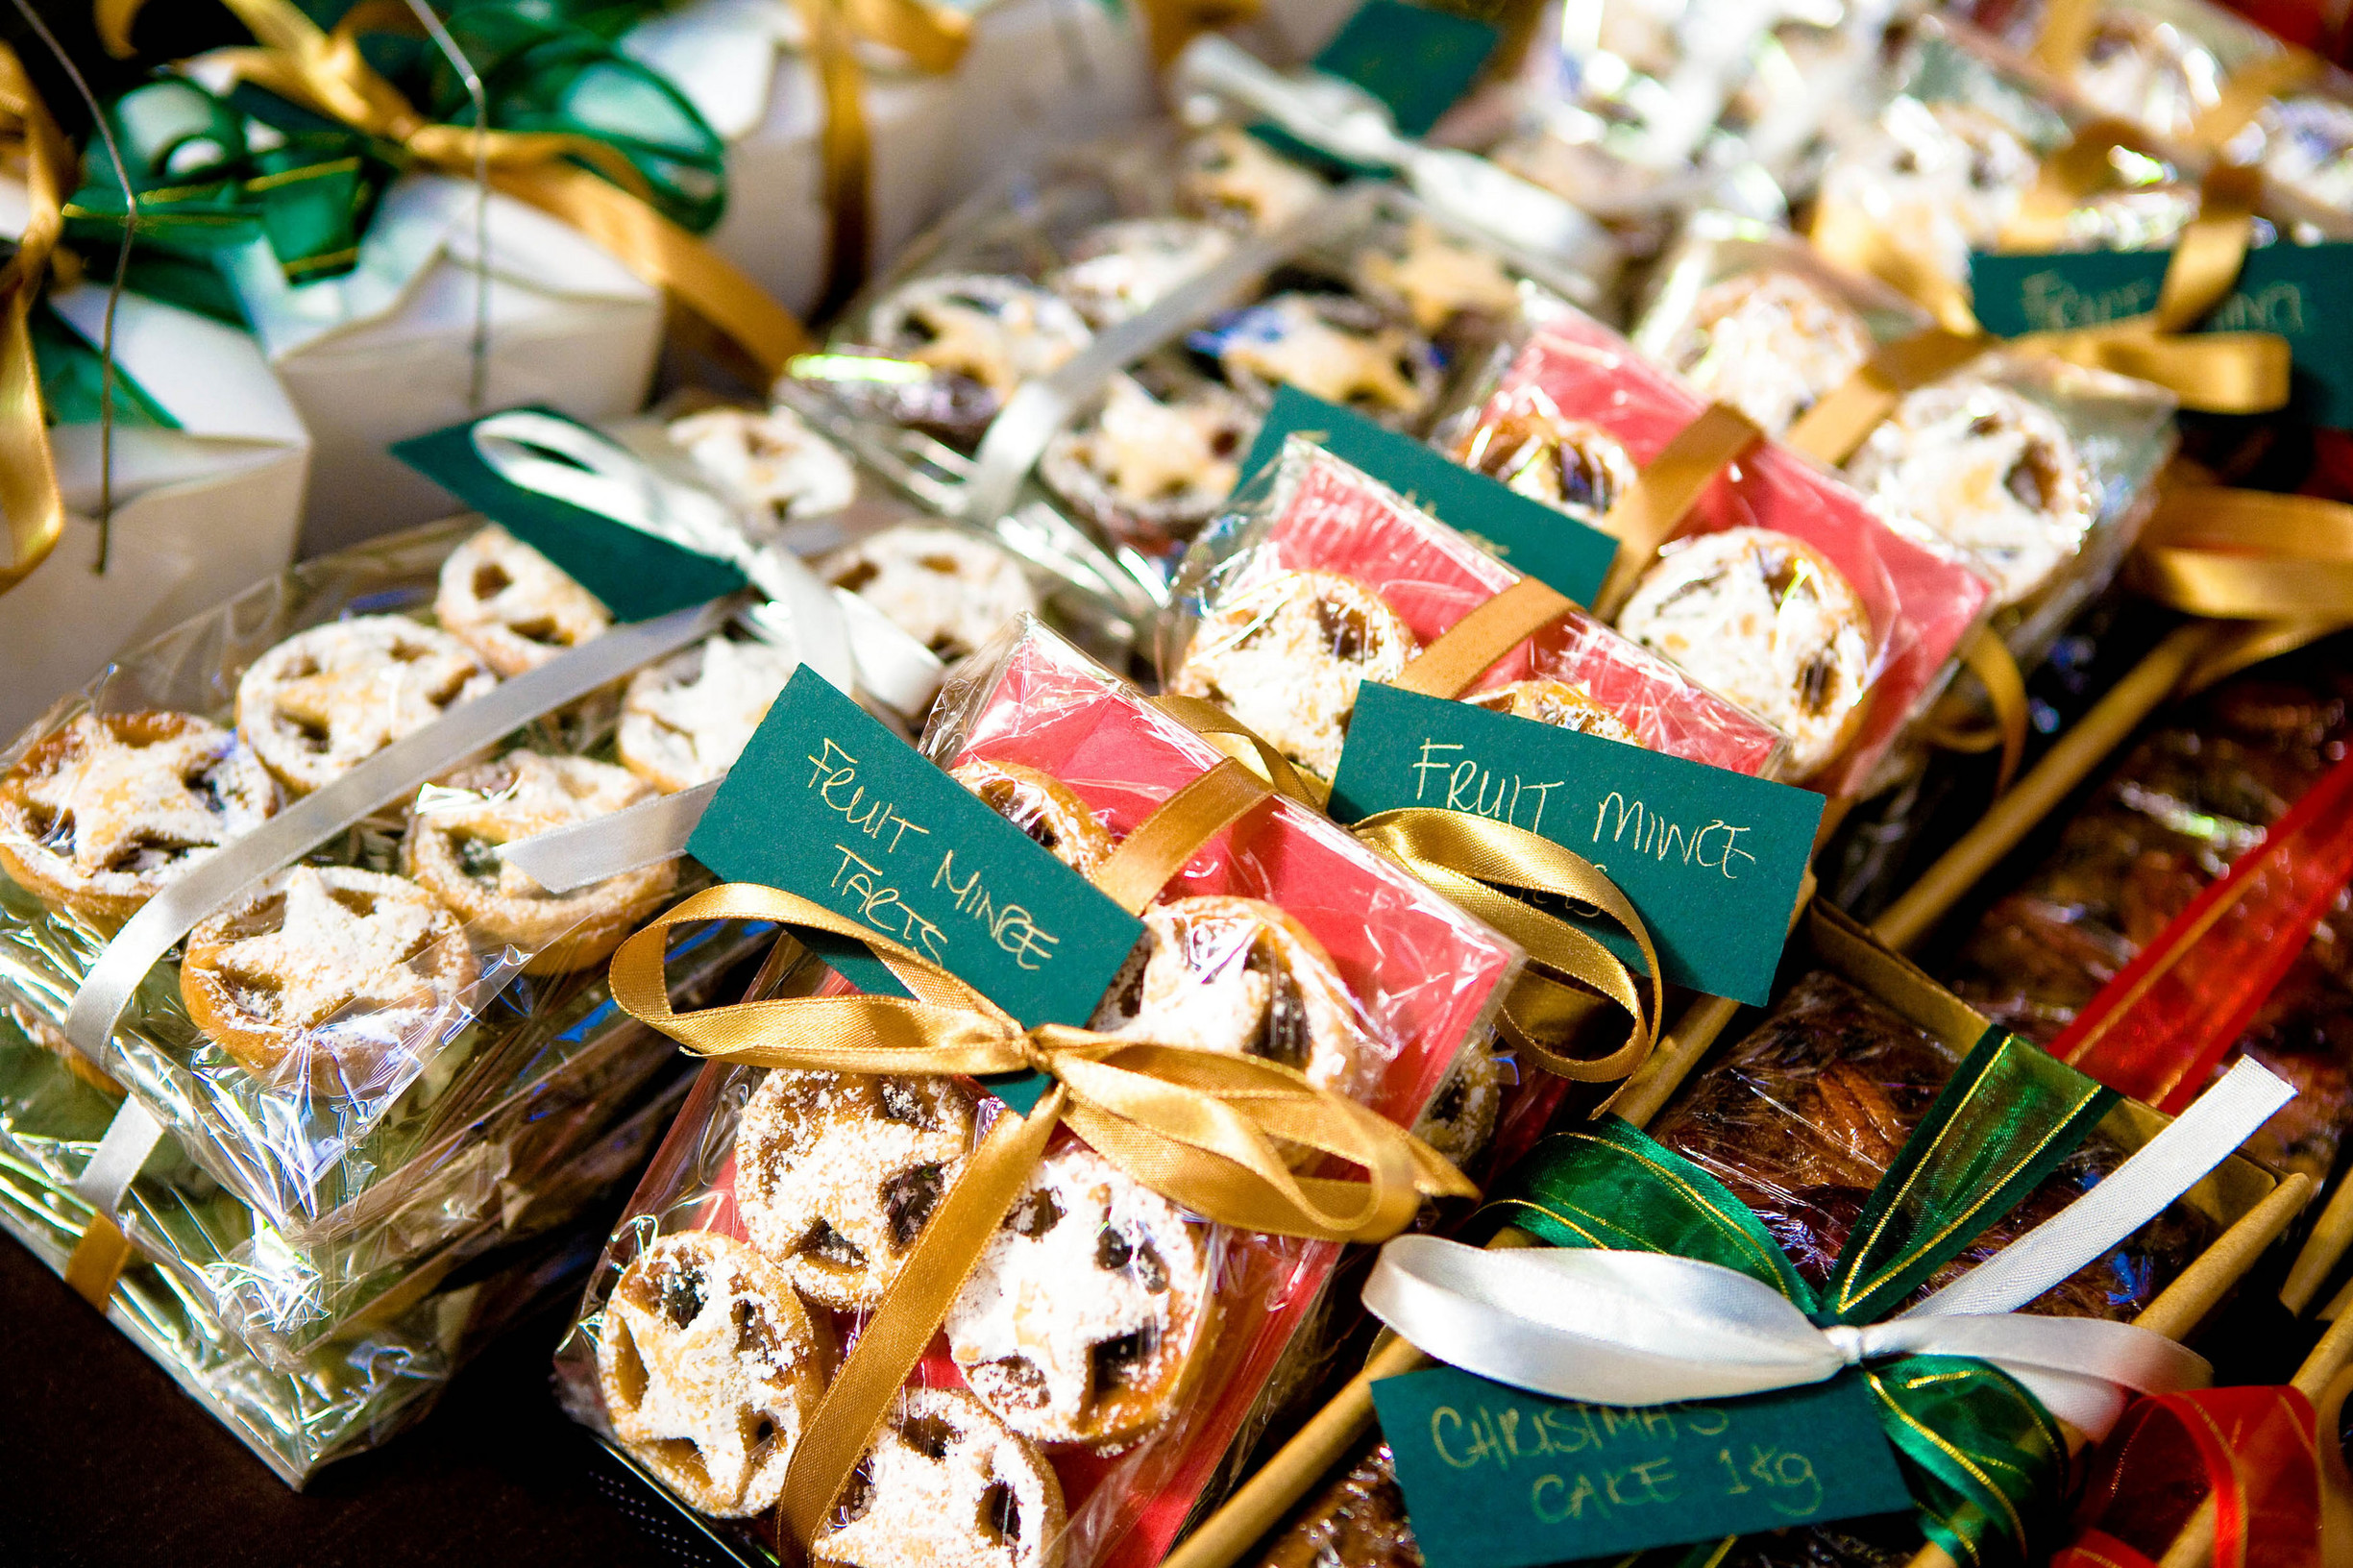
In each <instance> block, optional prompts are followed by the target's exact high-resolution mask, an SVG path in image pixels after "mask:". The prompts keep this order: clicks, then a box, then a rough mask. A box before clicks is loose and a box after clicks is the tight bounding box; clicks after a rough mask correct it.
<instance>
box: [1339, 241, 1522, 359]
mask: <svg viewBox="0 0 2353 1568" xmlns="http://www.w3.org/2000/svg"><path fill="white" fill-rule="evenodd" d="M1356 272H1357V282H1358V283H1359V285H1360V287H1362V288H1363V289H1364V291H1365V292H1366V293H1367V294H1369V295H1371V296H1372V297H1373V298H1374V299H1377V300H1380V301H1382V302H1383V303H1384V304H1386V305H1388V306H1391V307H1392V308H1395V309H1397V310H1399V311H1401V312H1402V313H1403V314H1405V315H1407V316H1408V317H1410V318H1411V320H1412V322H1413V325H1414V326H1415V327H1417V328H1419V329H1421V330H1422V331H1425V332H1431V333H1435V332H1439V331H1444V330H1445V329H1446V328H1447V327H1449V326H1451V325H1453V324H1454V322H1455V321H1456V319H1457V318H1458V317H1461V316H1466V315H1467V316H1483V317H1486V318H1489V319H1492V320H1500V319H1502V318H1505V317H1508V316H1511V315H1513V314H1516V313H1517V312H1518V310H1519V307H1520V287H1519V284H1518V283H1517V282H1513V280H1512V277H1511V274H1510V273H1509V272H1507V271H1506V270H1505V268H1504V264H1503V261H1502V260H1501V259H1500V258H1499V257H1497V256H1496V254H1495V253H1494V252H1493V251H1491V250H1488V249H1487V248H1486V247H1485V246H1483V245H1481V244H1479V243H1477V242H1476V241H1474V240H1470V239H1465V238H1463V237H1461V236H1460V235H1458V234H1451V233H1447V232H1446V231H1445V230H1443V229H1440V228H1439V227H1438V226H1437V225H1436V224H1434V223H1432V222H1431V221H1430V220H1429V219H1428V218H1423V217H1416V218H1415V219H1414V220H1413V221H1412V222H1411V223H1410V224H1409V225H1408V226H1407V228H1406V233H1405V235H1404V239H1403V243H1402V244H1400V245H1398V246H1396V247H1394V248H1391V247H1388V246H1382V245H1371V246H1367V247H1366V248H1365V249H1364V250H1363V251H1362V252H1361V253H1360V254H1359V256H1358V257H1357V260H1356Z"/></svg>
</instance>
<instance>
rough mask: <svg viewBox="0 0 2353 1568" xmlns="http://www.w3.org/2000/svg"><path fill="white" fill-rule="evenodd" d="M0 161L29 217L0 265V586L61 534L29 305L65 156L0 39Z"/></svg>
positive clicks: (64, 177) (60, 205)
mask: <svg viewBox="0 0 2353 1568" xmlns="http://www.w3.org/2000/svg"><path fill="white" fill-rule="evenodd" d="M0 162H5V164H6V166H7V167H8V169H9V171H10V172H11V173H12V174H15V175H17V176H19V177H20V178H22V179H23V181H24V183H25V195H26V199H27V206H28V207H29V208H30V212H29V215H28V216H27V217H26V219H25V227H24V233H22V234H21V235H19V236H18V237H17V241H16V254H15V255H13V256H12V257H9V259H8V264H7V265H6V266H5V267H0V513H5V516H0V527H5V528H6V530H7V531H6V533H5V535H0V537H5V538H6V540H7V542H8V553H7V554H6V555H5V556H0V593H5V592H7V591H8V590H9V589H11V588H13V587H14V586H16V584H18V583H20V582H22V581H24V579H25V578H27V577H29V576H32V575H33V573H34V571H35V569H36V568H37V567H38V566H39V565H40V564H41V562H43V561H45V560H47V559H48V558H49V552H50V551H53V550H55V549H57V544H58V540H59V539H61V538H62V537H63V536H64V533H65V499H64V496H63V495H62V494H61V492H60V490H59V489H58V471H57V459H56V457H55V455H54V454H53V453H51V452H50V449H49V429H48V425H47V423H46V422H45V421H44V420H43V418H42V416H41V383H40V366H39V364H38V363H37V360H36V359H35V357H34V354H33V326H32V318H33V307H34V306H35V305H37V303H39V299H40V292H41V287H42V285H43V283H44V282H46V281H47V279H48V276H49V262H50V258H51V257H53V256H54V255H55V254H56V252H57V246H58V240H59V238H60V236H61V235H62V234H63V233H64V229H65V218H64V205H65V193H66V192H67V191H69V190H71V189H72V188H73V183H74V172H75V171H74V155H73V149H72V148H71V147H70V146H69V145H67V143H66V140H65V135H64V133H63V132H61V131H60V130H59V129H58V123H57V121H56V120H55V119H53V118H51V117H50V114H49V107H48V106H47V105H46V104H44V103H42V102H41V99H40V94H39V93H37V92H36V91H35V90H34V88H33V79H32V78H31V77H29V76H27V75H26V74H25V68H24V62H23V61H20V60H18V59H17V58H16V53H15V51H14V50H12V49H11V48H10V47H9V46H8V45H7V44H5V43H0Z"/></svg>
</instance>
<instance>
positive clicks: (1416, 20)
mask: <svg viewBox="0 0 2353 1568" xmlns="http://www.w3.org/2000/svg"><path fill="white" fill-rule="evenodd" d="M1496 37H1497V35H1496V31H1495V29H1494V28H1492V27H1489V26H1488V25H1487V24H1486V23H1484V22H1481V21H1474V20H1473V19H1471V18H1470V17H1468V16H1458V15H1455V14H1453V13H1451V12H1443V11H1432V10H1430V9H1428V8H1427V7H1423V6H1411V5H1406V4H1404V3H1403V0H1364V4H1362V5H1361V6H1359V7H1358V8H1357V11H1356V14H1355V15H1353V16H1351V17H1349V18H1348V20H1347V22H1346V23H1345V24H1343V25H1342V26H1341V28H1340V30H1339V32H1338V33H1337V34H1336V35H1335V36H1334V37H1333V39H1332V41H1331V42H1330V43H1327V44H1325V45H1324V47H1323V52H1322V53H1320V54H1318V55H1317V56H1316V57H1315V60H1314V61H1313V63H1314V66H1315V68H1316V69H1317V70H1319V71H1329V72H1330V73H1331V74H1332V75H1334V76H1338V77H1345V78H1347V79H1348V80H1349V81H1351V82H1354V83H1355V84H1356V85H1357V86H1360V87H1362V88H1363V89H1364V90H1365V91H1366V92H1369V93H1371V94H1372V95H1373V96H1374V97H1376V98H1378V99H1380V100H1381V101H1382V102H1383V103H1385V104H1386V105H1388V106H1389V113H1390V115H1391V116H1392V117H1393V118H1394V119H1395V120H1396V122H1397V134H1398V135H1403V136H1426V135H1429V134H1430V128H1431V127H1432V126H1434V125H1435V124H1437V123H1438V117H1439V116H1440V115H1442V114H1444V113H1445V112H1446V111H1447V110H1450V109H1452V108H1454V106H1455V102H1456V100H1457V99H1458V98H1460V97H1461V96H1462V95H1463V94H1464V93H1465V92H1468V91H1469V90H1470V86H1471V84H1472V83H1474V82H1476V81H1478V80H1479V73H1480V72H1481V71H1483V70H1484V69H1485V68H1486V63H1487V57H1488V56H1489V55H1491V54H1493V53H1494V52H1495V40H1496Z"/></svg>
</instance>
